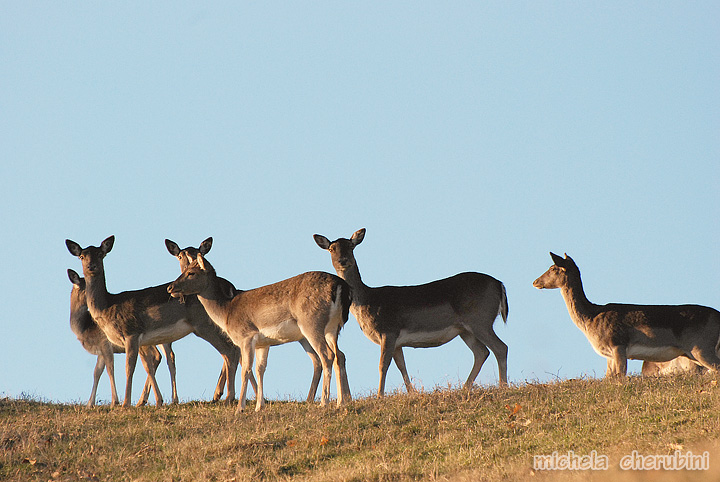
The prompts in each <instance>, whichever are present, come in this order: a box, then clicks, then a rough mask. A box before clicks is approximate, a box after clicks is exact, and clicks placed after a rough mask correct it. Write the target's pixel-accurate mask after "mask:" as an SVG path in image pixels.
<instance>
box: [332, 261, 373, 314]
mask: <svg viewBox="0 0 720 482" xmlns="http://www.w3.org/2000/svg"><path fill="white" fill-rule="evenodd" d="M338 276H340V277H341V278H342V279H344V280H345V281H346V282H347V284H349V285H350V288H352V293H353V303H352V304H353V305H356V304H359V305H365V304H367V303H368V300H369V295H370V288H369V287H368V286H367V285H366V284H365V283H363V280H362V278H361V277H360V270H359V269H358V267H357V265H356V264H355V265H353V266H352V267H351V268H347V269H344V270H342V271H338Z"/></svg>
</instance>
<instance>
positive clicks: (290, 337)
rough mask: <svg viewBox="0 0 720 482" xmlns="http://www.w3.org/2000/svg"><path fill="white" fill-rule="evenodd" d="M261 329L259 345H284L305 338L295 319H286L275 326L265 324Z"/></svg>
mask: <svg viewBox="0 0 720 482" xmlns="http://www.w3.org/2000/svg"><path fill="white" fill-rule="evenodd" d="M259 331H260V334H259V336H258V339H257V345H258V346H273V345H282V344H283V343H290V342H291V341H298V340H302V339H303V338H304V337H303V334H302V332H301V331H300V327H298V324H297V322H296V321H295V320H285V321H283V322H281V323H278V324H276V325H273V326H265V327H262V328H260V330H259Z"/></svg>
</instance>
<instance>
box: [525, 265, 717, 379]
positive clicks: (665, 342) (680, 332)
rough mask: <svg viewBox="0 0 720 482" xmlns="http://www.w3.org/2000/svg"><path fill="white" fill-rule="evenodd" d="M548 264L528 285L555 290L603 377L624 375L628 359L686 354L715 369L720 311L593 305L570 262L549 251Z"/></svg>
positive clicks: (659, 358)
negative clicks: (601, 364) (602, 367)
mask: <svg viewBox="0 0 720 482" xmlns="http://www.w3.org/2000/svg"><path fill="white" fill-rule="evenodd" d="M550 257H551V258H552V260H553V263H554V264H553V265H552V266H551V267H550V269H548V270H547V271H546V272H545V273H544V274H543V275H542V276H540V277H539V278H538V279H536V280H535V281H534V282H533V286H535V287H536V288H538V289H555V288H559V289H560V292H561V294H562V297H563V299H564V300H565V304H566V305H567V309H568V312H569V313H570V318H571V319H572V321H573V322H574V323H575V325H577V327H578V328H580V330H581V331H582V332H583V333H584V334H585V336H586V337H587V339H588V341H589V342H590V344H591V345H592V347H593V349H594V350H595V352H596V353H597V354H598V355H600V356H603V357H605V358H606V359H607V370H606V374H605V376H625V375H627V360H628V359H633V360H647V361H651V362H667V361H670V360H673V359H674V358H677V357H679V356H685V357H687V358H689V359H690V360H693V361H695V362H697V363H699V364H700V365H702V366H704V367H705V368H707V369H708V370H710V371H711V372H714V371H716V370H717V369H718V368H720V358H719V357H718V349H719V348H720V312H718V311H717V310H715V309H713V308H709V307H706V306H699V305H631V304H620V303H610V304H607V305H596V304H594V303H591V302H590V301H588V299H587V297H586V296H585V291H584V290H583V285H582V280H581V279H580V270H579V269H578V267H577V265H576V264H575V261H573V259H572V258H571V257H570V256H568V255H567V254H566V255H565V258H562V257H561V256H558V255H556V254H554V253H550Z"/></svg>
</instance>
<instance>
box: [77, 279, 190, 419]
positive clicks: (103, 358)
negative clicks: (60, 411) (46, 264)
mask: <svg viewBox="0 0 720 482" xmlns="http://www.w3.org/2000/svg"><path fill="white" fill-rule="evenodd" d="M67 273H68V278H70V282H71V283H72V284H73V288H72V291H71V292H70V329H71V330H72V331H73V333H74V334H75V336H76V337H77V339H78V341H79V342H80V343H81V344H82V346H83V348H85V350H87V352H88V353H90V354H92V355H97V362H96V364H95V369H94V371H93V387H92V391H91V392H90V399H89V400H88V402H87V404H86V406H87V407H88V408H92V407H94V406H95V401H96V398H97V388H98V383H99V382H100V377H101V376H102V373H103V371H105V368H106V367H107V373H108V378H109V379H110V390H111V397H112V398H111V402H110V403H111V406H116V405H117V404H118V403H119V402H118V395H117V389H116V387H115V362H114V354H115V353H124V352H125V350H124V349H123V348H122V347H120V346H118V345H114V344H112V343H110V340H108V338H107V336H105V333H103V331H102V330H101V329H100V327H98V325H97V323H95V320H93V318H92V316H90V312H89V311H88V307H87V300H86V297H85V280H84V279H83V278H81V277H80V275H79V274H77V273H76V272H75V271H74V270H72V269H68V270H67ZM162 347H163V351H164V352H165V358H166V360H167V364H168V369H169V371H170V382H171V384H172V391H173V399H172V402H173V403H178V397H177V389H176V383H175V353H174V352H173V350H172V344H170V343H167V344H165V345H162ZM139 354H140V359H141V360H142V362H143V365H144V366H145V370H146V371H147V372H149V371H150V370H152V372H153V373H155V372H156V370H157V367H158V366H159V365H160V361H161V360H162V355H160V352H159V350H158V349H157V348H156V347H154V346H145V347H141V348H140V352H139ZM151 386H152V383H151V381H150V377H149V376H148V378H147V380H146V381H145V387H144V388H143V391H142V394H141V395H140V400H139V401H138V404H137V405H138V406H142V405H145V404H146V403H147V400H148V397H149V395H150V388H151Z"/></svg>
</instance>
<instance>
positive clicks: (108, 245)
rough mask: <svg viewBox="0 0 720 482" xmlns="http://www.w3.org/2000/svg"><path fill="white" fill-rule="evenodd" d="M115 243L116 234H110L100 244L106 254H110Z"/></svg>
mask: <svg viewBox="0 0 720 482" xmlns="http://www.w3.org/2000/svg"><path fill="white" fill-rule="evenodd" d="M113 244H115V236H108V237H107V238H105V240H104V241H103V242H102V243H101V244H100V249H102V251H103V253H104V254H108V253H109V252H110V250H111V249H112V247H113Z"/></svg>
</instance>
